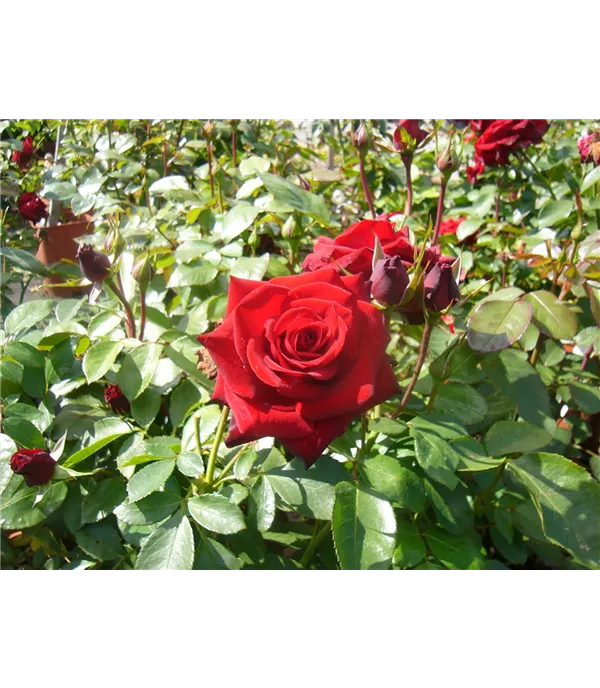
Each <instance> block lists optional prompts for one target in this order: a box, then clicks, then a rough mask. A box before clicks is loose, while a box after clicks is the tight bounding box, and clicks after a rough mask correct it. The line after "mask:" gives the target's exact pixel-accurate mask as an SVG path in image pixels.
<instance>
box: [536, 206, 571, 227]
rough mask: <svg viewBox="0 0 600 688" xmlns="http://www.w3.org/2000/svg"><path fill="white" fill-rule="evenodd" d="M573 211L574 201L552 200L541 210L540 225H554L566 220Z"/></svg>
mask: <svg viewBox="0 0 600 688" xmlns="http://www.w3.org/2000/svg"><path fill="white" fill-rule="evenodd" d="M572 212H573V201H550V202H549V203H546V205H545V206H544V207H543V208H542V209H541V210H540V214H539V215H538V226H539V227H552V226H553V225H555V224H556V223H557V222H560V221H561V220H566V219H567V218H568V217H569V215H570V214H571V213H572Z"/></svg>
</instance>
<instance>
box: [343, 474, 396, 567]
mask: <svg viewBox="0 0 600 688" xmlns="http://www.w3.org/2000/svg"><path fill="white" fill-rule="evenodd" d="M332 526H333V540H334V543H335V549H336V552H337V556H338V560H339V562H340V566H341V568H342V569H353V570H356V569H387V568H389V567H390V564H391V563H392V557H393V555H394V549H395V546H396V518H395V516H394V510H393V508H392V505H391V504H390V503H389V502H387V501H386V500H385V499H383V497H381V496H379V495H377V494H376V493H374V492H371V490H369V489H368V488H365V487H362V486H358V485H354V484H352V483H349V482H342V483H339V484H338V485H336V487H335V504H334V506H333V521H332Z"/></svg>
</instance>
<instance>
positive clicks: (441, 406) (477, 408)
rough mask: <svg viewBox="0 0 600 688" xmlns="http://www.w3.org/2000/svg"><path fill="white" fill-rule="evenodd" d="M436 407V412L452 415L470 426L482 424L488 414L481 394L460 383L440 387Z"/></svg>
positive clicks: (450, 383) (449, 383)
mask: <svg viewBox="0 0 600 688" xmlns="http://www.w3.org/2000/svg"><path fill="white" fill-rule="evenodd" d="M434 407H435V409H436V411H439V412H440V413H449V414H452V415H454V416H456V417H457V418H458V420H460V422H461V423H467V424H468V425H471V424H474V423H480V422H481V421H482V420H483V419H484V418H485V415H486V413H487V404H486V402H485V399H484V398H483V397H482V396H481V394H479V392H477V391H476V390H474V389H473V388H472V387H469V386H468V385H463V384H461V383H460V382H447V383H446V384H444V385H440V387H439V388H438V392H437V395H436V397H435V403H434Z"/></svg>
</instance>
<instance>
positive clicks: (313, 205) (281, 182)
mask: <svg viewBox="0 0 600 688" xmlns="http://www.w3.org/2000/svg"><path fill="white" fill-rule="evenodd" d="M260 178H261V179H262V180H263V182H264V183H265V186H266V187H267V190H268V191H269V192H270V193H272V194H273V196H274V197H275V200H276V201H279V202H281V203H285V204H286V205H289V206H290V207H292V208H294V209H295V210H299V211H300V212H301V213H305V214H306V215H308V216H309V217H312V218H313V219H315V220H317V221H318V222H320V223H321V224H323V225H328V224H329V221H330V219H331V214H330V212H329V209H328V207H327V204H326V203H325V200H324V199H323V198H322V197H321V196H316V195H315V194H313V193H310V192H309V191H304V189H301V188H300V187H299V186H296V185H295V184H292V183H291V182H289V181H288V180H287V179H284V178H283V177H276V176H275V175H273V174H269V173H268V172H265V173H263V174H261V175H260Z"/></svg>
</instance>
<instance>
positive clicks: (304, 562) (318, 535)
mask: <svg viewBox="0 0 600 688" xmlns="http://www.w3.org/2000/svg"><path fill="white" fill-rule="evenodd" d="M318 524H319V521H316V522H315V530H314V532H313V534H312V538H311V539H310V542H309V543H308V547H307V548H306V551H305V552H304V555H303V556H302V559H300V566H302V567H303V568H306V567H307V566H308V563H309V562H310V560H311V559H312V557H313V554H314V553H315V552H316V551H317V549H319V545H320V544H321V543H322V542H323V540H324V539H325V538H326V537H327V534H328V533H329V532H330V530H331V521H327V522H326V523H325V525H324V526H323V527H322V528H321V530H318Z"/></svg>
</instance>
